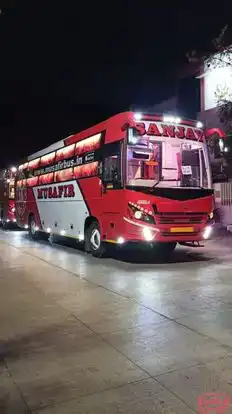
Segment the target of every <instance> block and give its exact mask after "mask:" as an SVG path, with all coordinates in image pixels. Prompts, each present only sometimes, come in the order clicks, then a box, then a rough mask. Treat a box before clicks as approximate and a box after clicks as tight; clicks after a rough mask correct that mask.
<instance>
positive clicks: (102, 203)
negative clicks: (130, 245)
mask: <svg viewBox="0 0 232 414" xmlns="http://www.w3.org/2000/svg"><path fill="white" fill-rule="evenodd" d="M79 185H80V187H81V190H82V193H83V196H84V198H85V200H86V202H87V203H88V206H89V211H90V215H91V216H93V217H95V218H96V219H97V220H98V222H99V224H100V228H101V233H102V235H103V236H104V238H105V239H109V240H115V239H116V238H118V237H120V236H122V235H123V232H124V222H123V213H124V210H125V201H124V199H125V190H120V189H118V190H115V189H113V190H111V189H110V190H109V189H108V190H106V192H104V191H103V187H102V182H101V180H100V179H99V178H89V179H83V180H80V181H79Z"/></svg>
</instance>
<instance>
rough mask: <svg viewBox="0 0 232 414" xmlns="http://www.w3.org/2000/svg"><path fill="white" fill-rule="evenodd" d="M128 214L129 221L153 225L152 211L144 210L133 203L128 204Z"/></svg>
mask: <svg viewBox="0 0 232 414" xmlns="http://www.w3.org/2000/svg"><path fill="white" fill-rule="evenodd" d="M128 214H129V217H130V218H131V219H136V220H141V221H145V222H146V223H148V224H155V219H154V217H153V215H152V211H150V210H144V209H142V208H141V207H139V206H137V205H136V204H134V203H128Z"/></svg>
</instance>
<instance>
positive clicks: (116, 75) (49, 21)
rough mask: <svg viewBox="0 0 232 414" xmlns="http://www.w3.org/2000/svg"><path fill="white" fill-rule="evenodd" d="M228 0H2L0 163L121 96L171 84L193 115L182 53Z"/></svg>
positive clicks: (216, 22) (131, 98)
mask: <svg viewBox="0 0 232 414" xmlns="http://www.w3.org/2000/svg"><path fill="white" fill-rule="evenodd" d="M32 3H33V4H32ZM0 4H1V0H0ZM228 4H229V3H228V2H226V3H225V7H226V6H227V9H226V8H225V7H224V5H223V4H222V2H220V4H219V3H215V4H212V3H208V4H206V3H204V6H201V5H200V4H197V3H195V4H194V5H191V6H190V4H189V3H188V2H186V4H185V5H184V6H183V5H180V4H178V3H176V2H170V5H168V3H164V5H162V4H159V3H158V2H155V1H153V2H152V1H149V2H141V1H137V0H134V1H129V0H128V1H126V0H125V1H124V2H120V1H119V2H106V1H104V2H101V1H98V2H94V1H92V2H89V1H86V2H81V1H80V2H79V1H68V0H67V1H65V2H64V1H60V2H53V1H49V0H48V1H47V2H42V1H40V2H37V1H31V2H27V1H20V2H17V1H16V0H15V1H14V0H12V1H7V0H5V1H3V2H2V12H1V14H0V40H1V43H0V48H1V49H0V52H1V64H0V137H1V150H0V168H1V167H2V166H3V167H4V166H8V165H10V164H12V163H17V162H19V161H20V159H21V158H22V157H24V156H27V155H29V154H30V153H32V152H34V151H37V150H39V149H42V148H43V147H44V146H47V145H49V144H51V143H52V142H54V141H56V140H59V139H61V138H62V137H65V136H67V135H70V134H71V133H73V132H78V131H79V130H81V129H84V128H86V127H88V126H91V125H92V124H94V123H97V122H99V121H101V120H103V119H104V118H107V117H108V116H110V115H112V114H114V113H117V112H120V111H123V110H127V109H128V108H129V107H130V105H131V104H133V105H137V106H138V107H139V108H144V110H146V108H147V107H149V106H151V105H154V104H156V103H159V102H160V101H161V100H163V99H165V98H167V97H169V96H172V95H173V94H175V93H178V98H179V107H180V111H181V114H180V115H181V116H183V115H184V116H189V117H194V116H195V113H196V111H198V110H199V99H198V98H199V90H198V83H197V81H196V80H195V79H194V77H191V76H190V77H188V78H187V79H181V80H180V78H181V76H180V75H181V73H182V67H183V65H185V64H186V63H187V60H186V58H185V53H186V51H189V50H191V49H197V50H198V51H199V52H202V51H203V52H204V51H206V50H208V48H209V47H210V42H211V39H212V38H213V37H214V36H215V35H217V34H218V32H219V30H220V28H221V27H222V26H223V25H224V24H225V23H229V22H227V21H226V20H225V15H226V14H228V12H229V11H228Z"/></svg>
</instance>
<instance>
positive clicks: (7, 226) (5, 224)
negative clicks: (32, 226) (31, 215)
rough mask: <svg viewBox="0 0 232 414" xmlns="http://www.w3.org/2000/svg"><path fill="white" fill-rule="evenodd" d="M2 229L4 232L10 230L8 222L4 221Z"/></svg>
mask: <svg viewBox="0 0 232 414" xmlns="http://www.w3.org/2000/svg"><path fill="white" fill-rule="evenodd" d="M2 228H3V230H8V229H9V224H8V223H7V221H6V220H4V221H3V222H2Z"/></svg>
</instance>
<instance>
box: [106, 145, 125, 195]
mask: <svg viewBox="0 0 232 414" xmlns="http://www.w3.org/2000/svg"><path fill="white" fill-rule="evenodd" d="M102 178H103V182H104V183H106V184H112V188H121V143H120V142H116V143H113V144H108V145H105V147H104V155H103V177H102Z"/></svg>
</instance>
